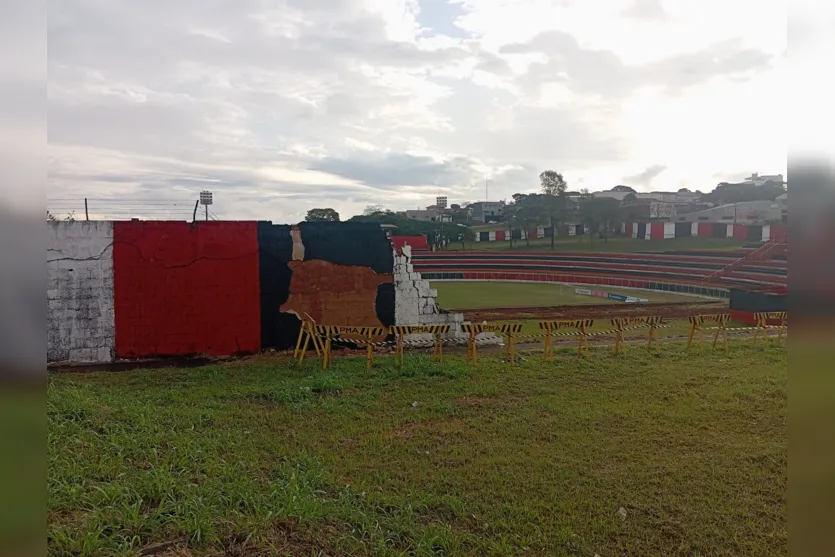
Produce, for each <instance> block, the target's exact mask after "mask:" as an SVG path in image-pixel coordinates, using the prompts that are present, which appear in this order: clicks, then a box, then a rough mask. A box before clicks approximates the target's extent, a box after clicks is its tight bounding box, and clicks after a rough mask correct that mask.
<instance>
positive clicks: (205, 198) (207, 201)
mask: <svg viewBox="0 0 835 557" xmlns="http://www.w3.org/2000/svg"><path fill="white" fill-rule="evenodd" d="M212 202H213V199H212V192H210V191H206V190H203V191H201V192H200V204H201V205H203V206H204V207H205V208H206V220H207V221H208V220H209V205H211V204H212Z"/></svg>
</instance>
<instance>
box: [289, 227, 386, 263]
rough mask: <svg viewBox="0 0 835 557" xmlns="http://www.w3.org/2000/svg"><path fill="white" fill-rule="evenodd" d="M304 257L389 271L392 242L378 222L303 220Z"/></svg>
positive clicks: (301, 228)
mask: <svg viewBox="0 0 835 557" xmlns="http://www.w3.org/2000/svg"><path fill="white" fill-rule="evenodd" d="M299 229H300V230H301V232H302V241H303V242H304V259H305V261H309V260H311V259H321V260H323V261H328V262H330V263H335V264H337V265H355V266H358V267H371V268H372V269H374V272H375V273H377V274H379V275H383V274H392V273H393V272H394V255H393V254H392V246H391V241H390V240H389V239H388V237H387V236H386V233H385V231H384V230H383V229H382V228H380V225H379V224H376V223H371V222H302V223H300V224H299Z"/></svg>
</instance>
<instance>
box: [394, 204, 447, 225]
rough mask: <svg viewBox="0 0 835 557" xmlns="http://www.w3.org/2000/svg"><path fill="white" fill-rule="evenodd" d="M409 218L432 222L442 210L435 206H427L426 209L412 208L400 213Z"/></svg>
mask: <svg viewBox="0 0 835 557" xmlns="http://www.w3.org/2000/svg"><path fill="white" fill-rule="evenodd" d="M398 214H400V215H402V216H404V217H406V218H407V219H412V220H419V221H423V222H432V221H434V220H435V218H436V217H437V216H438V215H439V214H440V211H439V210H438V209H436V208H434V207H427V208H426V209H410V210H406V211H401V212H400V213H398Z"/></svg>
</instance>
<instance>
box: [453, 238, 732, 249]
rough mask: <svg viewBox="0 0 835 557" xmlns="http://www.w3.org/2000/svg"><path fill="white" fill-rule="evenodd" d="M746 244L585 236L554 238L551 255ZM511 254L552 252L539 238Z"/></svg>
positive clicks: (496, 245) (486, 245)
mask: <svg viewBox="0 0 835 557" xmlns="http://www.w3.org/2000/svg"><path fill="white" fill-rule="evenodd" d="M747 243H748V242H747V241H744V240H735V239H732V238H730V239H729V238H670V239H669V240H637V239H634V238H609V241H608V242H606V241H604V240H600V239H595V240H594V242H591V241H590V240H589V238H588V236H576V237H569V238H557V241H556V243H555V247H554V249H553V251H559V252H565V251H568V252H571V251H594V252H601V253H602V252H612V253H631V252H640V251H645V252H661V251H675V250H699V249H710V250H735V249H739V248H741V247H742V246H744V245H745V244H747ZM461 249H462V247H461V244H460V243H458V244H454V243H453V244H450V245H449V248H448V251H461ZM465 249H466V250H467V251H510V250H511V246H510V242H507V241H504V242H473V243H472V244H469V243H468V244H466V248H465ZM512 249H513V251H552V250H551V239H550V238H541V239H536V240H531V242H530V246H528V245H527V244H526V243H525V241H524V240H522V241H514V242H513V248H512Z"/></svg>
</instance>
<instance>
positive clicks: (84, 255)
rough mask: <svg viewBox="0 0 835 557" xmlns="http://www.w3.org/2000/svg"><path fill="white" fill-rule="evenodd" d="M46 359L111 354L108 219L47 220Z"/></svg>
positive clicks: (102, 359) (110, 232)
mask: <svg viewBox="0 0 835 557" xmlns="http://www.w3.org/2000/svg"><path fill="white" fill-rule="evenodd" d="M47 227H48V240H47V252H46V259H47V264H46V267H47V291H46V297H47V361H48V362H107V361H110V360H112V359H113V353H114V341H115V322H114V311H113V223H112V222H106V221H92V222H86V221H84V222H78V221H77V222H51V223H47Z"/></svg>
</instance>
